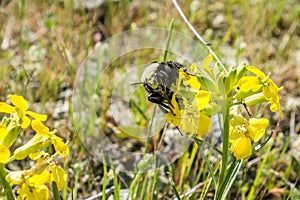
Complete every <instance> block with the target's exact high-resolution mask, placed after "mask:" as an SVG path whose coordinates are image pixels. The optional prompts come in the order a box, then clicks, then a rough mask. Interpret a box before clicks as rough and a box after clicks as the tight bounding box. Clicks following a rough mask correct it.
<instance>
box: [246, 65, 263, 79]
mask: <svg viewBox="0 0 300 200" xmlns="http://www.w3.org/2000/svg"><path fill="white" fill-rule="evenodd" d="M246 69H247V70H248V71H249V72H252V73H253V74H255V75H257V76H258V77H259V78H260V79H264V78H265V76H266V75H265V74H264V73H263V72H262V71H261V70H260V69H258V68H256V67H254V66H246Z"/></svg>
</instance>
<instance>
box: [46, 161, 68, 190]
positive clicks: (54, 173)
mask: <svg viewBox="0 0 300 200" xmlns="http://www.w3.org/2000/svg"><path fill="white" fill-rule="evenodd" d="M67 178H68V176H67V173H66V172H65V170H64V169H63V168H61V167H60V166H57V165H53V167H52V168H51V170H50V183H52V182H55V183H56V184H57V189H58V190H59V191H61V190H62V189H63V187H64V185H65V183H66V181H67Z"/></svg>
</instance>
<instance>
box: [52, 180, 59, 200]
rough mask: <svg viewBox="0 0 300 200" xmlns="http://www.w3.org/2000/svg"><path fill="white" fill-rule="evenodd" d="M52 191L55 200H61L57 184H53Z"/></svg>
mask: <svg viewBox="0 0 300 200" xmlns="http://www.w3.org/2000/svg"><path fill="white" fill-rule="evenodd" d="M52 191H53V199H54V200H60V197H59V191H58V188H57V184H56V182H54V181H53V182H52Z"/></svg>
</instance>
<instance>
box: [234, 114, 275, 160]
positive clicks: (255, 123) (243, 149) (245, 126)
mask: <svg viewBox="0 0 300 200" xmlns="http://www.w3.org/2000/svg"><path fill="white" fill-rule="evenodd" d="M268 126H269V121H268V119H266V118H260V119H256V118H250V119H249V121H247V120H246V119H245V118H244V117H242V116H234V117H233V119H232V120H231V121H230V135H229V141H230V143H231V146H230V149H229V150H230V151H231V152H233V154H234V156H235V157H236V158H237V159H244V158H247V157H249V156H250V155H251V153H252V145H251V140H253V141H254V142H257V141H258V140H259V139H261V138H262V137H263V135H264V134H265V132H266V128H267V127H268Z"/></svg>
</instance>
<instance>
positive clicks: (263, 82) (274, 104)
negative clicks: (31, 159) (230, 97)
mask: <svg viewBox="0 0 300 200" xmlns="http://www.w3.org/2000/svg"><path fill="white" fill-rule="evenodd" d="M246 69H247V70H248V71H249V72H251V73H253V74H255V75H256V76H244V77H242V78H241V79H240V80H239V83H238V86H239V91H238V93H237V96H238V97H239V96H243V95H242V94H243V93H247V92H249V91H251V92H253V93H258V92H260V91H262V93H263V95H264V97H265V99H266V100H267V101H268V102H269V104H270V110H271V111H272V112H276V111H279V114H280V117H283V113H282V111H281V107H280V102H279V94H278V93H279V90H280V89H281V88H280V89H279V88H278V86H277V85H276V84H275V83H274V81H273V80H272V79H270V78H269V77H268V76H266V75H265V74H264V73H263V72H262V71H261V70H259V69H258V68H256V67H254V66H246Z"/></svg>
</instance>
